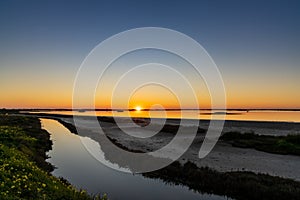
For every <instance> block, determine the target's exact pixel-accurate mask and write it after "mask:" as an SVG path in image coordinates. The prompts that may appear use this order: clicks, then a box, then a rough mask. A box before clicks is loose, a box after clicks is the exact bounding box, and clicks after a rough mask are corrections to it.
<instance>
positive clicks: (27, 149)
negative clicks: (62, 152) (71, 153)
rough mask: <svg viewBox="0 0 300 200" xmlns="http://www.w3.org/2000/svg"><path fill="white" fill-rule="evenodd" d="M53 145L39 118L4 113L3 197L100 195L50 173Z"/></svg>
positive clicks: (0, 127)
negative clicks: (50, 152) (49, 160)
mask: <svg viewBox="0 0 300 200" xmlns="http://www.w3.org/2000/svg"><path fill="white" fill-rule="evenodd" d="M51 145H52V142H51V140H50V136H49V133H48V132H46V131H45V130H43V129H42V128H41V124H40V121H39V119H38V118H36V117H23V116H11V115H2V114H0V180H1V181H0V182H1V185H0V199H70V200H71V199H72V200H73V199H80V200H81V199H86V200H88V199H100V198H99V197H91V196H89V195H88V194H87V193H86V192H85V191H83V190H77V189H75V188H74V187H73V186H71V185H70V184H68V182H66V181H65V180H63V179H58V178H56V177H54V176H52V175H51V174H50V172H51V171H52V170H53V166H52V165H50V164H49V163H47V162H46V161H45V160H46V159H47V155H46V152H47V151H49V150H50V149H51Z"/></svg>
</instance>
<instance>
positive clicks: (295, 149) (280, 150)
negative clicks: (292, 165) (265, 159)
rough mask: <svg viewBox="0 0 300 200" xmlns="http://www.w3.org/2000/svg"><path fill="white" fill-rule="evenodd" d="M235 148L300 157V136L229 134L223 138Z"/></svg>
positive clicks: (222, 137)
mask: <svg viewBox="0 0 300 200" xmlns="http://www.w3.org/2000/svg"><path fill="white" fill-rule="evenodd" d="M220 139H221V140H223V141H226V142H229V143H230V144H232V146H234V147H239V148H254V149H256V150H258V151H264V152H268V153H275V154H284V155H286V154H291V155H298V156H299V155H300V135H288V136H269V135H257V134H254V133H244V134H242V133H239V132H228V133H225V134H224V135H222V136H221V138H220Z"/></svg>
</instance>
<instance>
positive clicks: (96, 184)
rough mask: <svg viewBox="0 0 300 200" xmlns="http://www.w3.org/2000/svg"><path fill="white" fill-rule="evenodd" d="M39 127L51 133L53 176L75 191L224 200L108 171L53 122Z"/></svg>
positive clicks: (117, 196)
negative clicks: (80, 189) (59, 178)
mask: <svg viewBox="0 0 300 200" xmlns="http://www.w3.org/2000/svg"><path fill="white" fill-rule="evenodd" d="M42 126H43V128H44V129H46V130H47V131H48V132H49V133H50V134H51V139H52V140H53V146H52V148H53V150H51V151H50V152H49V154H48V155H49V156H50V157H51V158H49V159H48V161H49V162H50V163H51V164H53V165H54V166H56V167H57V169H55V170H54V172H53V174H54V175H55V176H57V177H59V176H62V177H64V178H66V179H67V180H68V181H70V183H71V184H73V185H75V186H76V187H78V188H83V189H86V190H87V191H88V192H90V193H94V194H95V193H99V192H100V193H107V194H108V196H109V198H110V199H112V200H114V199H151V200H152V199H174V200H175V199H187V200H188V199H199V198H203V199H225V198H223V197H220V196H215V195H207V194H198V193H194V192H193V191H191V190H188V188H187V187H182V186H171V185H166V184H164V183H163V182H162V181H160V180H154V179H147V178H144V177H143V176H141V175H132V174H127V173H123V172H119V171H116V170H113V169H110V168H108V167H106V166H104V165H103V164H101V163H99V162H98V161H97V160H96V159H94V158H93V157H92V156H91V155H90V154H89V153H88V152H87V151H86V149H85V148H84V146H83V145H82V144H81V141H80V139H79V136H77V135H74V134H72V133H70V132H69V131H68V130H67V129H66V128H65V127H63V126H62V125H61V124H60V123H58V122H57V121H55V120H50V119H42Z"/></svg>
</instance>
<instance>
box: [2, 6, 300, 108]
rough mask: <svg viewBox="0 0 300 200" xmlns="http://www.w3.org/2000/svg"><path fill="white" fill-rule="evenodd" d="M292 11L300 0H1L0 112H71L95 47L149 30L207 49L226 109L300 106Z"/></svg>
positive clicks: (299, 30) (297, 28) (296, 19)
mask: <svg viewBox="0 0 300 200" xmlns="http://www.w3.org/2000/svg"><path fill="white" fill-rule="evenodd" d="M299 10H300V1H283V0H281V1H276V0H272V1H271V0H270V1H163V2H162V1H128V2H126V1H21V0H20V1H14V0H12V1H5V0H3V1H0V27H1V28H0V70H1V71H0V72H1V73H0V92H1V98H0V107H6V108H43V107H45V108H58V107H71V104H72V88H73V83H74V78H75V75H76V72H77V70H78V69H79V66H80V65H81V63H82V61H83V60H84V58H85V57H86V56H87V54H88V53H89V52H90V51H91V50H92V49H93V48H94V47H95V46H96V45H97V44H99V43H100V42H101V41H103V40H104V39H106V38H108V37H110V36H112V35H114V34H117V33H119V32H122V31H125V30H128V29H132V28H138V27H147V26H155V27H165V28H170V29H174V30H177V31H180V32H182V33H184V34H186V35H188V36H190V37H192V38H193V39H195V40H196V41H198V42H199V43H200V44H201V45H202V46H203V47H204V48H205V49H206V50H207V51H208V53H209V54H210V55H211V57H212V58H213V59H214V61H215V63H216V64H217V66H218V67H219V70H220V72H221V74H222V76H223V79H224V83H225V87H226V92H227V102H228V107H229V108H241V107H242V108H245V107H246V108H300V92H299V87H300V39H299V35H300V12H299ZM159 93H163V92H159ZM135 96H143V95H141V94H136V95H135ZM147 98H148V99H149V97H147ZM172 98H173V97H172ZM136 101H142V99H141V98H140V100H136ZM138 103H139V102H137V104H138ZM151 103H155V102H151ZM133 104H134V103H133ZM84 106H85V105H84V102H83V104H82V107H84ZM98 106H100V107H101V105H98ZM105 106H106V105H105ZM147 106H148V104H147ZM172 106H175V104H174V105H170V107H172ZM204 106H205V105H204ZM187 107H188V106H187Z"/></svg>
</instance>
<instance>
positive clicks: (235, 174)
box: [62, 118, 300, 199]
mask: <svg viewBox="0 0 300 200" xmlns="http://www.w3.org/2000/svg"><path fill="white" fill-rule="evenodd" d="M62 120H64V121H65V122H67V123H69V126H68V127H70V126H71V125H72V123H73V121H72V119H71V118H67V119H66V118H65V119H62ZM82 120H85V121H82V122H80V123H79V124H77V125H79V127H78V128H80V129H82V130H85V132H91V131H92V130H93V129H94V128H95V127H90V126H89V124H90V123H88V119H86V118H85V119H82ZM100 123H101V125H102V129H103V130H104V132H105V133H106V135H107V136H108V137H109V138H110V140H111V141H112V142H113V143H115V145H117V146H118V147H120V148H123V149H125V150H127V151H132V152H136V153H141V152H147V151H151V150H153V149H154V148H156V147H153V144H154V143H156V142H157V143H160V144H161V142H162V141H160V142H158V141H159V140H165V141H169V139H170V138H171V137H172V136H173V135H174V133H172V131H171V130H176V127H174V125H172V126H170V127H169V126H166V127H168V128H169V129H167V128H164V129H163V130H164V131H165V132H164V133H162V134H163V135H162V134H160V135H159V137H157V138H156V140H157V141H156V142H155V141H153V140H151V145H150V142H149V141H148V142H144V143H139V142H138V140H137V141H133V140H130V139H129V138H126V137H124V134H121V133H120V129H119V128H117V127H116V125H115V123H114V122H113V121H112V120H108V119H106V120H102V121H101V120H100ZM123 125H124V124H123ZM73 126H74V124H73ZM127 128H128V129H129V128H130V127H127ZM128 129H127V130H128ZM71 130H73V129H71ZM198 133H199V134H200V137H201V134H203V133H202V131H201V129H200V131H199V132H198ZM122 135H123V136H122ZM88 137H92V138H93V139H96V138H94V137H93V136H91V135H89V136H88ZM199 141H200V139H199V138H198V140H197V142H196V143H195V144H193V145H192V147H191V148H190V149H189V150H188V152H187V153H186V154H185V155H183V156H182V157H181V158H180V159H179V162H178V161H177V162H175V163H173V164H172V165H170V166H168V167H165V168H163V169H161V170H158V171H154V172H150V173H144V174H143V176H145V177H148V178H155V179H161V180H163V181H165V182H167V183H168V184H181V185H185V186H188V187H189V188H190V189H193V190H196V191H198V192H200V193H201V192H205V193H213V194H218V195H224V196H227V197H231V198H236V199H257V198H259V199H283V198H286V197H288V198H289V199H298V198H299V196H300V182H298V181H295V179H296V180H297V176H296V175H297V174H298V171H297V170H299V169H298V168H299V167H298V166H299V165H298V163H297V162H299V161H300V160H299V156H286V155H276V154H269V153H264V152H260V151H256V150H254V149H244V148H243V149H240V148H235V147H231V146H230V145H229V144H226V143H224V142H221V143H219V144H217V146H216V147H215V149H217V150H218V151H217V153H216V150H215V149H214V150H213V152H212V154H213V156H215V155H219V157H218V158H219V159H222V158H223V159H224V160H226V159H228V157H227V156H230V159H231V160H229V161H228V162H230V164H231V165H228V163H226V162H224V163H222V162H217V163H213V162H211V157H210V156H211V155H209V156H208V157H209V159H207V158H205V159H203V160H200V159H199V158H197V156H196V155H195V153H197V152H196V151H195V149H196V150H197V151H199V144H200V143H199ZM164 143H165V142H164ZM151 148H152V149H151ZM220 149H221V150H220ZM224 150H225V151H224ZM241 151H242V152H241ZM221 152H222V154H220V153H221ZM191 155H193V157H191ZM234 158H236V159H235V160H234V162H232V159H234ZM258 158H260V159H258ZM214 159H216V157H214ZM262 159H263V160H262ZM287 161H288V162H287ZM276 162H279V165H276V164H275V163H276ZM203 163H205V165H203ZM238 163H242V164H243V165H242V167H240V166H239V165H237V164H238ZM284 163H286V164H288V165H283V164H284ZM232 164H233V165H236V166H235V167H236V169H233V168H231V169H229V170H224V168H223V170H217V169H216V165H218V167H228V166H232ZM226 165H228V166H226ZM248 165H249V166H248ZM251 165H255V166H259V168H258V169H256V170H257V171H254V170H251ZM270 166H271V167H272V168H268V167H270ZM249 169H250V170H249ZM252 169H253V168H252ZM263 169H264V170H265V171H263ZM288 172H291V174H289V173H288ZM274 173H279V174H280V177H279V176H278V175H276V174H274ZM298 175H299V174H298ZM287 176H290V177H292V179H294V180H292V179H290V178H289V177H287Z"/></svg>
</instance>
